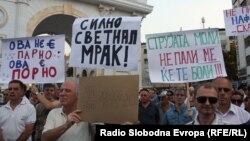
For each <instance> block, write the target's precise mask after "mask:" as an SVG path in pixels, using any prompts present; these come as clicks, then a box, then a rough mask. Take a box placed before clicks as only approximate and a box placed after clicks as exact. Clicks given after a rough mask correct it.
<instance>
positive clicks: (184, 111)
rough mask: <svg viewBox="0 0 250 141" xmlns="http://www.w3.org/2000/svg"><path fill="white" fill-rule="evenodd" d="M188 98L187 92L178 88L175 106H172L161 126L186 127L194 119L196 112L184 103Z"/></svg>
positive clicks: (175, 95)
mask: <svg viewBox="0 0 250 141" xmlns="http://www.w3.org/2000/svg"><path fill="white" fill-rule="evenodd" d="M186 98H187V92H186V90H185V89H183V88H176V90H175V94H174V101H175V105H174V106H171V107H170V108H169V109H168V111H167V112H166V113H165V115H164V118H163V121H162V123H161V124H163V125H184V124H187V123H188V122H190V121H192V120H193V119H194V117H195V114H196V111H195V110H194V109H191V108H190V107H188V106H187V105H186V104H185V103H184V102H185V99H186Z"/></svg>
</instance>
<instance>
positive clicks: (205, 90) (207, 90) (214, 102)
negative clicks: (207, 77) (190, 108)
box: [188, 83, 226, 125]
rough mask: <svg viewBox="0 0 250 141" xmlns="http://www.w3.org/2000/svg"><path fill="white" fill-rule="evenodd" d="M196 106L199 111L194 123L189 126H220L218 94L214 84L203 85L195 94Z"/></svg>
mask: <svg viewBox="0 0 250 141" xmlns="http://www.w3.org/2000/svg"><path fill="white" fill-rule="evenodd" d="M194 97H195V101H194V105H195V108H196V110H197V111H198V115H197V117H196V118H195V119H194V121H192V122H189V123H188V125H218V124H226V123H221V122H220V121H219V119H218V117H217V116H216V113H215V111H216V108H217V107H218V93H217V90H216V88H215V86H213V85H212V83H203V84H201V85H200V86H199V87H198V89H197V91H196V93H195V94H194Z"/></svg>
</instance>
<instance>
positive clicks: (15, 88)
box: [8, 83, 24, 101]
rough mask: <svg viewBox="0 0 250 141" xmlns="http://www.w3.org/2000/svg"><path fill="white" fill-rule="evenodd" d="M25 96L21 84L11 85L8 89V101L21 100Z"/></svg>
mask: <svg viewBox="0 0 250 141" xmlns="http://www.w3.org/2000/svg"><path fill="white" fill-rule="evenodd" d="M23 96H24V91H23V90H22V89H21V86H20V84H19V83H10V84H9V87H8V99H9V100H10V101H12V100H20V99H22V97H23Z"/></svg>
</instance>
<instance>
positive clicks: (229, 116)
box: [0, 77, 250, 141]
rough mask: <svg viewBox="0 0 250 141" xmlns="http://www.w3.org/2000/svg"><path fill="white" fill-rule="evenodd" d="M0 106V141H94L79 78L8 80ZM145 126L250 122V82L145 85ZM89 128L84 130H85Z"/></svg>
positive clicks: (142, 111) (141, 110)
mask: <svg viewBox="0 0 250 141" xmlns="http://www.w3.org/2000/svg"><path fill="white" fill-rule="evenodd" d="M2 93H3V95H4V103H3V105H1V107H0V141H3V140H29V141H31V140H33V141H40V140H46V141H48V140H60V141H63V140H70V138H72V137H74V138H75V139H76V140H84V141H85V140H86V141H89V140H93V138H94V136H93V135H94V125H93V124H91V123H86V122H81V117H80V113H81V110H80V109H77V105H76V103H77V95H78V91H77V83H76V81H75V80H66V81H65V82H64V83H63V84H62V85H61V87H60V88H59V86H58V85H56V84H51V83H47V84H44V85H43V90H42V91H38V88H37V87H36V86H35V85H32V86H31V87H29V88H27V86H26V85H25V84H23V83H22V82H21V81H19V80H12V81H10V82H9V85H8V89H5V90H4V91H3V92H2ZM138 100H139V108H138V109H139V111H138V122H137V123H129V122H128V124H135V125H137V124H140V125H149V124H150V125H232V124H234V125H243V124H250V123H249V122H250V87H241V88H239V89H234V88H233V86H232V82H231V81H230V80H229V79H227V78H222V77H221V78H216V79H214V80H212V81H204V82H200V83H199V85H197V86H196V87H195V88H194V87H193V86H189V87H175V88H162V89H156V88H143V89H141V90H140V91H139V93H138ZM82 133H84V134H82Z"/></svg>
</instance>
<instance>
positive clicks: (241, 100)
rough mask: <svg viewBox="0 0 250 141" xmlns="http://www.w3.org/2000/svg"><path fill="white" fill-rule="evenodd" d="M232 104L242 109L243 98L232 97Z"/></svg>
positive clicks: (238, 96)
mask: <svg viewBox="0 0 250 141" xmlns="http://www.w3.org/2000/svg"><path fill="white" fill-rule="evenodd" d="M231 102H232V103H233V104H235V105H237V106H239V107H240V106H241V104H242V102H243V99H242V96H240V95H232V97H231Z"/></svg>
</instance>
